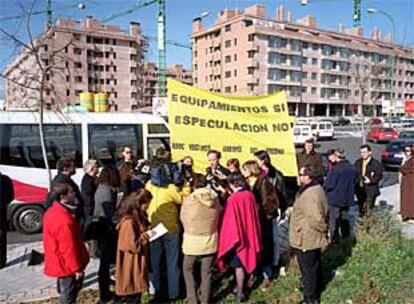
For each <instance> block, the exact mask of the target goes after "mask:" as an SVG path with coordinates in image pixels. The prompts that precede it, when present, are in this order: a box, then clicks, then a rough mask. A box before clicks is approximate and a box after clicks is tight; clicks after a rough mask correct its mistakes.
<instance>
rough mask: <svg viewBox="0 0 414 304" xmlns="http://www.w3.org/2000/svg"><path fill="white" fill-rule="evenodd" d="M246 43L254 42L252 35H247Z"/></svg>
mask: <svg viewBox="0 0 414 304" xmlns="http://www.w3.org/2000/svg"><path fill="white" fill-rule="evenodd" d="M247 41H249V42H252V41H254V34H249V36H247Z"/></svg>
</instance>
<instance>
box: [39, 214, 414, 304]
mask: <svg viewBox="0 0 414 304" xmlns="http://www.w3.org/2000/svg"><path fill="white" fill-rule="evenodd" d="M322 259H323V274H324V282H323V283H324V285H325V290H324V292H323V293H322V303H324V304H325V303H326V304H340V303H344V304H349V303H352V304H371V303H372V304H374V303H384V304H398V303H401V304H403V303H404V304H406V303H413V304H414V288H413V286H414V284H413V282H414V241H413V240H403V239H401V236H400V227H399V224H398V223H397V221H396V219H395V216H394V215H393V214H390V213H378V214H374V215H372V216H371V217H370V218H368V219H365V220H364V221H362V222H361V223H360V224H359V226H358V233H357V242H356V243H355V242H352V241H351V240H344V241H342V242H341V243H340V244H339V245H337V246H335V247H333V248H329V249H328V250H326V251H325V252H324V253H323V258H322ZM214 277H215V280H214V282H213V286H212V291H213V299H212V300H213V301H214V303H234V302H236V301H235V297H234V295H233V294H232V293H231V291H232V289H233V287H234V279H233V276H232V275H225V274H224V275H223V274H216V275H215V276H214ZM259 284H260V282H258V281H256V282H253V286H252V290H251V294H250V297H249V302H250V303H263V304H273V303H275V304H292V303H298V302H299V301H300V300H301V298H302V294H301V291H300V288H301V281H300V273H299V269H298V265H297V263H296V261H295V259H292V260H291V262H290V265H289V267H288V271H287V276H286V277H280V278H278V279H276V280H274V281H273V283H272V285H271V287H270V288H269V289H268V290H267V291H265V292H263V291H261V290H260V288H258V285H259ZM143 300H144V303H145V302H147V301H148V297H147V296H144V298H143ZM97 301H98V298H97V292H96V291H85V292H82V294H81V295H80V296H79V298H78V303H83V304H91V303H97ZM36 303H39V304H40V303H42V304H43V303H57V301H56V300H55V299H53V300H48V301H40V302H36ZM176 303H177V304H179V303H186V301H177V302H176Z"/></svg>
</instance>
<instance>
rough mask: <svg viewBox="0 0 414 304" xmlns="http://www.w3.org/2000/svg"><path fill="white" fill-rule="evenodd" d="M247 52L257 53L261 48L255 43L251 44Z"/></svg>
mask: <svg viewBox="0 0 414 304" xmlns="http://www.w3.org/2000/svg"><path fill="white" fill-rule="evenodd" d="M246 50H247V51H255V52H258V51H259V46H258V45H257V44H256V43H255V42H249V43H248V45H247V49H246Z"/></svg>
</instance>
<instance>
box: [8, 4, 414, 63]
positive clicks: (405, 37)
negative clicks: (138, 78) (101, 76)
mask: <svg viewBox="0 0 414 304" xmlns="http://www.w3.org/2000/svg"><path fill="white" fill-rule="evenodd" d="M32 2H33V1H32V0H0V7H1V11H0V16H1V17H5V16H13V15H20V14H21V7H19V3H20V4H21V5H23V6H25V7H26V8H27V7H30V5H31V3H32ZM83 2H84V3H85V5H86V9H85V10H78V9H76V8H67V6H70V5H74V4H76V3H79V1H75V0H53V1H52V7H53V9H54V12H53V17H54V18H56V17H58V16H66V17H71V18H73V19H76V20H81V19H83V18H85V16H88V15H91V16H93V17H95V18H98V19H101V18H102V19H103V18H107V17H109V16H111V15H112V14H114V13H118V12H121V11H124V10H127V9H128V8H130V7H131V6H132V5H134V4H137V3H140V2H142V1H141V0H135V1H132V0H84V1H83ZM361 2H362V26H363V27H364V28H365V35H368V34H370V33H371V32H372V29H373V27H374V26H378V27H379V28H380V30H381V31H382V32H383V33H385V32H388V31H391V24H390V22H389V20H388V19H386V17H385V16H383V15H380V14H374V15H372V14H368V13H367V12H366V9H367V8H368V7H376V8H380V9H381V10H384V11H386V12H388V13H389V14H391V15H392V16H393V17H394V19H395V22H396V31H397V35H396V36H397V37H396V38H397V41H398V42H399V43H402V44H410V45H411V46H414V0H361ZM45 3H46V0H37V1H36V5H35V10H43V9H44V8H45ZM255 3H259V4H263V5H264V6H265V7H266V9H267V14H268V16H269V17H272V18H274V16H275V14H276V8H277V7H278V6H279V5H280V4H285V5H286V6H287V8H288V10H290V11H291V12H292V15H293V20H296V19H298V18H300V17H302V16H305V15H313V16H316V17H317V22H318V27H321V28H325V29H333V30H336V29H337V25H338V23H339V22H340V23H342V24H344V26H345V27H351V26H352V23H353V21H352V15H353V1H352V0H309V4H308V5H307V6H301V5H300V0H273V1H270V0H268V1H250V0H239V1H238V0H167V39H169V40H174V41H177V42H181V43H186V44H190V38H189V37H190V33H191V22H192V19H193V18H195V17H197V16H198V15H200V14H201V13H202V12H205V11H209V12H211V13H212V14H211V16H210V17H207V18H206V19H204V23H205V24H211V23H212V22H213V20H214V19H215V16H216V15H217V13H218V12H219V11H220V10H223V9H224V8H228V9H235V8H238V9H243V8H245V7H247V6H250V5H253V4H255ZM63 7H65V8H64V9H62V8H63ZM156 14H157V6H156V5H152V6H149V7H145V8H142V9H141V10H140V11H136V12H134V13H132V14H129V15H125V16H123V17H120V18H117V19H114V20H112V21H111V23H112V24H115V25H118V26H120V27H121V29H124V30H126V29H127V28H128V23H129V22H130V21H138V22H140V23H141V24H142V26H143V31H144V34H145V35H147V36H153V37H155V36H156V34H157V31H156ZM45 21H46V15H45V14H44V15H43V14H42V15H38V16H35V17H33V20H32V25H31V27H32V29H33V32H34V33H35V34H36V35H38V34H39V33H40V32H41V31H42V28H43V25H44V23H45ZM19 24H20V23H19V20H12V21H0V28H2V29H5V30H7V31H9V32H13V33H15V32H17V33H18V35H19V36H20V37H21V38H22V39H23V40H26V41H27V34H26V31H25V29H24V28H22V27H20V26H19ZM0 39H1V40H0V71H1V70H3V69H4V67H5V66H6V65H7V64H8V63H9V62H10V61H11V60H12V59H13V57H14V53H15V52H13V45H12V44H11V43H9V42H8V41H5V40H4V39H3V37H2V36H1V35H0ZM148 59H149V60H151V61H156V60H157V48H156V42H155V41H151V44H150V48H149V50H148ZM167 63H168V64H169V65H170V64H174V63H180V64H183V65H184V66H186V67H190V65H191V52H190V50H187V49H182V48H178V47H175V46H167Z"/></svg>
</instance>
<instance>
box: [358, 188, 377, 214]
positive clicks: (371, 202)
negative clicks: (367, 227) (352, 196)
mask: <svg viewBox="0 0 414 304" xmlns="http://www.w3.org/2000/svg"><path fill="white" fill-rule="evenodd" d="M356 196H357V203H358V207H359V216H361V217H362V216H366V215H370V214H371V212H372V210H373V209H374V206H375V200H376V199H377V197H376V196H374V197H372V196H369V195H367V193H366V190H365V189H364V188H362V187H359V188H357V191H356Z"/></svg>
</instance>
